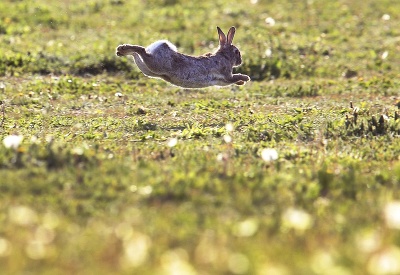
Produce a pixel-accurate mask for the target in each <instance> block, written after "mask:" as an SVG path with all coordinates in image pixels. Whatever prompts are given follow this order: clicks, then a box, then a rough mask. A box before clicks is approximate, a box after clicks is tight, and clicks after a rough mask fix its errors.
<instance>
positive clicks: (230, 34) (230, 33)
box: [227, 27, 236, 45]
mask: <svg viewBox="0 0 400 275" xmlns="http://www.w3.org/2000/svg"><path fill="white" fill-rule="evenodd" d="M235 32H236V29H235V27H231V28H230V29H229V31H228V35H227V43H228V45H232V41H233V37H234V36H235Z"/></svg>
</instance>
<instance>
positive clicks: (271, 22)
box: [265, 17, 275, 27]
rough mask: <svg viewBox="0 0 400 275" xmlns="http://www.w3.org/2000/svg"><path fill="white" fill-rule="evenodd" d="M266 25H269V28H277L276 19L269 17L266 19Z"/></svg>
mask: <svg viewBox="0 0 400 275" xmlns="http://www.w3.org/2000/svg"><path fill="white" fill-rule="evenodd" d="M265 23H266V24H267V25H269V26H271V27H272V26H275V19H274V18H272V17H267V18H266V19H265Z"/></svg>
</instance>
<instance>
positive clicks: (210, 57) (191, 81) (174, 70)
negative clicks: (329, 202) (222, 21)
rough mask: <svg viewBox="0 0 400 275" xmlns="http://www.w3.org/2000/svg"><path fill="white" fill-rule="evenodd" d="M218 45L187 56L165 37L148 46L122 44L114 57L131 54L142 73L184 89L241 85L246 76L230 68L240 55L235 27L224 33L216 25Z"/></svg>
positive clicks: (247, 78) (238, 63)
mask: <svg viewBox="0 0 400 275" xmlns="http://www.w3.org/2000/svg"><path fill="white" fill-rule="evenodd" d="M217 30H218V35H219V48H218V50H217V51H216V52H215V53H213V54H212V53H208V54H205V55H202V56H190V55H186V54H182V53H179V52H178V51H177V49H176V47H175V46H174V45H173V44H172V43H171V42H169V41H167V40H160V41H156V42H154V43H153V44H151V45H150V46H148V47H147V48H144V47H142V46H138V45H130V44H124V45H120V46H118V47H117V52H116V54H117V56H124V55H132V56H133V58H134V60H135V63H136V65H137V66H138V67H139V69H140V70H141V71H142V73H143V74H144V75H147V76H149V77H156V78H161V79H164V80H165V81H168V82H170V83H172V84H174V85H176V86H180V87H184V88H204V87H208V86H213V85H217V86H227V85H231V84H236V85H244V84H245V83H246V82H247V81H249V80H250V77H249V76H248V75H244V74H232V69H233V67H237V66H239V65H240V64H242V56H241V54H240V51H239V49H238V48H237V47H235V46H234V45H233V44H232V40H233V37H234V35H235V31H236V29H235V27H231V28H230V29H229V31H228V34H227V35H226V36H225V34H224V33H223V32H222V31H221V29H220V28H219V27H217Z"/></svg>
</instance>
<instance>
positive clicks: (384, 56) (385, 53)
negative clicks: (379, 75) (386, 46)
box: [381, 51, 389, 59]
mask: <svg viewBox="0 0 400 275" xmlns="http://www.w3.org/2000/svg"><path fill="white" fill-rule="evenodd" d="M388 55H389V52H388V51H384V52H383V53H382V55H381V58H382V59H386V58H387V57H388Z"/></svg>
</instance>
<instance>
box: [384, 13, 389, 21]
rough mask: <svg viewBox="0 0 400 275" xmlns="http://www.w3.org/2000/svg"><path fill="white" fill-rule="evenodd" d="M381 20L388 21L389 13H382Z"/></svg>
mask: <svg viewBox="0 0 400 275" xmlns="http://www.w3.org/2000/svg"><path fill="white" fill-rule="evenodd" d="M382 20H384V21H389V20H390V15H389V14H384V15H382Z"/></svg>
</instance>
